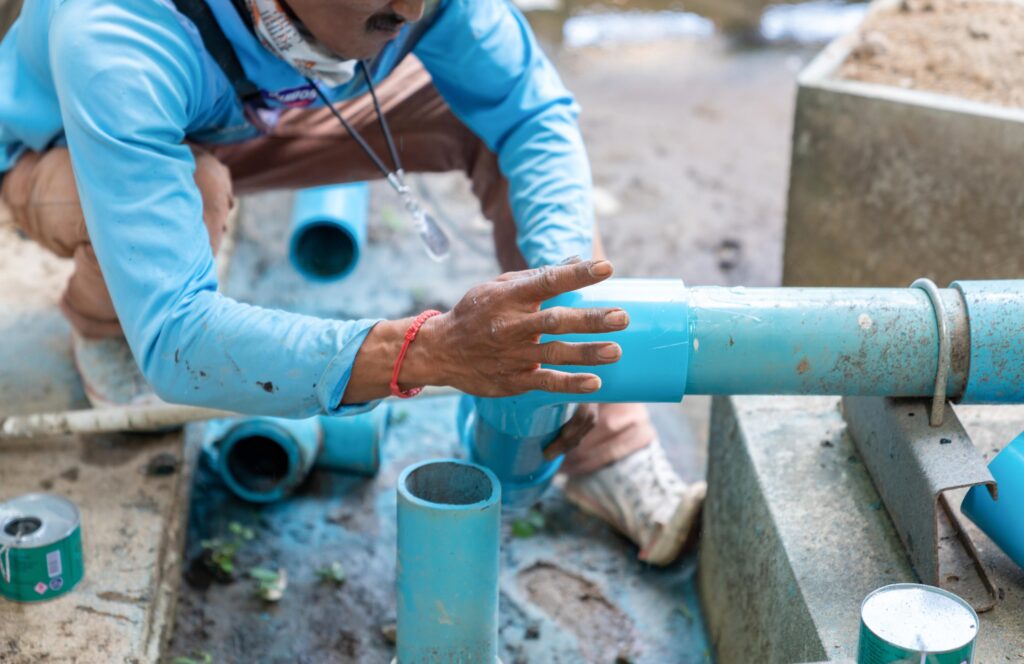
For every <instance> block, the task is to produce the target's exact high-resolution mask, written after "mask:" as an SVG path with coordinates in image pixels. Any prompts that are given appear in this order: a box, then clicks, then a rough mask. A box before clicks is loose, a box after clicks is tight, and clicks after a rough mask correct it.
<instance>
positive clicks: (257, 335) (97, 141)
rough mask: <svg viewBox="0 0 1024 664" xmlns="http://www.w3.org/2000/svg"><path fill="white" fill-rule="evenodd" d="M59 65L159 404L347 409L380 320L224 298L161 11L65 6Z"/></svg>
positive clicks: (96, 211) (88, 202) (84, 176)
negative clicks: (365, 345) (355, 372)
mask: <svg viewBox="0 0 1024 664" xmlns="http://www.w3.org/2000/svg"><path fill="white" fill-rule="evenodd" d="M50 29H51V42H50V43H51V53H50V61H51V63H52V67H53V77H54V83H55V86H56V89H57V94H58V97H59V99H60V106H61V113H62V117H63V122H64V127H65V131H66V135H67V143H68V148H69V150H70V154H71V160H72V164H73V167H74V171H75V178H76V181H77V184H78V189H79V192H80V198H81V201H82V209H83V212H84V214H85V219H86V225H87V227H88V231H89V237H90V239H91V241H92V244H93V247H94V249H95V251H96V256H97V257H98V259H99V263H100V267H101V269H102V272H103V275H104V279H105V280H106V283H107V286H108V288H109V290H110V294H111V297H112V299H113V302H114V306H115V309H116V310H117V314H118V318H119V319H120V321H121V325H122V327H123V329H124V332H125V336H126V337H127V339H128V343H129V345H130V346H131V348H132V352H133V354H134V356H135V358H136V360H137V361H138V363H139V366H140V367H141V368H142V371H143V373H144V375H145V376H146V378H147V379H148V381H149V382H150V384H151V385H152V386H153V387H154V389H155V390H156V392H157V394H159V395H160V396H161V397H162V398H164V399H165V400H168V401H172V402H176V403H185V404H194V405H201V406H208V407H214V408H223V409H228V410H233V411H237V412H243V413H254V414H264V415H280V416H286V417H308V416H311V415H315V414H319V413H329V414H342V413H343V412H345V411H350V412H354V411H356V410H362V409H365V408H366V407H369V406H372V405H374V404H361V405H359V406H350V407H345V408H342V407H340V402H341V398H342V396H343V394H344V392H345V388H346V386H347V384H348V380H349V377H350V375H351V371H352V363H353V362H354V360H355V356H356V353H357V352H358V350H359V347H360V345H361V344H362V341H363V339H364V338H365V337H366V335H367V333H368V332H369V330H370V329H371V328H372V327H373V325H374V324H375V323H376V321H374V320H358V321H334V320H325V319H319V318H312V317H308V316H301V315H296V314H292V313H286V312H283V311H276V310H268V309H262V308H259V307H254V306H249V305H245V304H242V303H239V302H236V301H234V300H232V299H231V298H228V297H225V296H224V295H221V294H219V293H218V292H217V279H216V271H215V268H214V262H213V255H212V252H211V250H210V246H209V238H208V235H207V233H206V229H205V226H204V225H203V221H202V201H201V199H200V194H199V190H198V188H197V187H196V185H195V183H194V181H193V171H194V167H195V164H194V160H193V158H192V154H191V150H190V149H189V148H188V146H186V145H185V144H183V140H184V138H185V131H186V128H187V127H188V125H189V120H190V117H191V115H192V114H193V113H194V112H195V107H196V103H195V100H196V99H198V94H199V93H200V92H199V91H200V90H201V86H202V83H203V82H202V70H201V68H200V65H199V61H198V56H197V54H196V52H195V49H194V47H193V46H192V44H191V42H190V41H189V39H188V37H187V35H186V34H185V33H184V31H183V29H182V28H181V27H180V25H178V24H177V22H176V21H175V19H174V17H173V15H171V14H170V12H169V10H168V9H167V8H166V7H164V6H162V5H160V4H158V3H156V2H136V3H111V2H99V1H96V0H75V1H74V2H67V3H65V4H64V5H62V7H61V8H60V9H59V10H58V13H57V15H56V16H55V17H54V21H53V22H52V24H51V28H50Z"/></svg>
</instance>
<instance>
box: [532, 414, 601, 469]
mask: <svg viewBox="0 0 1024 664" xmlns="http://www.w3.org/2000/svg"><path fill="white" fill-rule="evenodd" d="M599 407H600V406H598V404H596V403H581V404H579V405H578V406H576V412H575V413H573V414H572V417H570V418H569V421H568V422H566V423H565V424H564V425H563V426H562V430H561V431H559V432H558V437H557V438H555V439H554V440H553V441H551V443H550V444H549V445H548V446H547V447H545V448H544V458H545V459H547V460H548V461H554V460H555V459H557V458H558V457H560V456H562V455H563V454H568V453H569V452H571V451H572V450H573V449H574V448H575V447H576V446H577V445H579V444H580V443H581V442H582V441H583V437H584V436H586V435H587V434H588V433H590V431H591V429H593V428H594V426H595V425H596V424H597V409H598V408H599Z"/></svg>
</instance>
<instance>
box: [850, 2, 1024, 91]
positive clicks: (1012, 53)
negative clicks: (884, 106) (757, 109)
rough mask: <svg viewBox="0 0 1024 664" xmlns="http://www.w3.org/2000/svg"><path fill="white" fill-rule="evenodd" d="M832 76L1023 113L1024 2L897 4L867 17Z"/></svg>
mask: <svg viewBox="0 0 1024 664" xmlns="http://www.w3.org/2000/svg"><path fill="white" fill-rule="evenodd" d="M838 76H839V77H840V78H845V79H853V80H858V81H865V82H869V83H881V84H885V85H893V86H898V87H904V88H913V89H916V90H927V91H930V92H939V93H943V94H949V95H954V96H957V97H964V98H967V99H973V100H976V101H983V102H988V103H992V104H999V105H1001V106H1016V107H1024V3H1022V2H1017V1H1014V0H1003V1H999V0H903V1H902V2H901V3H900V4H899V5H898V6H897V7H896V8H895V9H892V10H883V11H875V12H872V13H871V14H869V15H868V17H867V18H866V19H865V21H864V24H863V25H862V26H861V29H860V33H859V40H858V43H857V44H856V45H855V46H854V48H853V50H852V52H851V53H850V56H849V57H848V58H847V60H846V62H844V63H843V65H842V66H841V67H840V69H839V72H838Z"/></svg>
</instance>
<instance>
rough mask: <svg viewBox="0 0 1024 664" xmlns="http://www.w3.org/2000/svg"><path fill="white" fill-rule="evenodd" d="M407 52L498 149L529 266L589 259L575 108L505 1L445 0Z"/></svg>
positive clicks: (587, 184) (584, 171) (589, 224)
mask: <svg viewBox="0 0 1024 664" xmlns="http://www.w3.org/2000/svg"><path fill="white" fill-rule="evenodd" d="M437 11H438V14H437V16H436V17H435V18H434V23H433V24H432V25H431V27H430V28H429V29H428V30H427V32H426V34H425V35H424V36H423V38H422V39H421V40H420V42H419V43H418V44H417V45H416V48H415V51H414V52H415V53H416V55H417V56H418V57H419V58H420V60H421V61H422V62H423V64H424V66H425V67H426V68H427V70H428V71H429V72H430V74H431V75H432V76H433V79H434V85H436V86H437V89H438V91H439V92H440V93H441V95H442V96H443V97H444V99H445V101H447V102H448V104H449V106H450V107H451V109H452V111H453V112H454V113H455V115H456V116H457V117H458V118H459V119H460V120H462V121H463V122H464V123H465V124H466V125H467V126H468V127H469V128H470V129H472V130H473V131H474V133H476V134H477V135H478V136H480V138H482V139H483V140H484V142H485V143H486V144H487V146H488V147H489V148H490V149H491V150H492V151H493V152H495V153H496V154H497V155H498V160H499V164H500V167H501V171H502V173H504V175H505V177H506V178H508V180H509V189H510V193H509V197H510V202H511V204H512V212H513V215H514V216H515V219H516V226H517V228H518V236H517V237H518V244H519V249H520V251H522V253H523V256H524V257H525V258H526V261H527V263H529V264H530V265H531V266H533V267H537V266H540V265H546V264H551V263H556V262H558V261H561V260H563V259H565V258H568V257H570V256H573V255H579V256H581V257H584V258H589V257H590V254H591V251H592V238H593V224H594V218H593V205H592V202H591V177H590V165H589V163H588V161H587V154H586V150H585V148H584V146H583V139H582V136H581V135H580V131H579V127H578V125H577V123H576V117H577V115H578V113H579V107H578V105H577V104H576V101H575V100H574V99H573V97H572V95H571V94H570V93H569V91H568V90H566V88H565V86H564V85H563V84H562V82H561V80H560V79H559V77H558V73H557V72H556V71H555V69H554V67H553V66H552V64H551V62H550V61H549V60H548V59H547V57H546V56H545V55H544V53H543V52H542V51H541V49H540V46H539V45H538V44H537V42H536V39H535V38H534V36H533V32H532V31H531V30H530V27H529V25H528V24H527V23H526V19H525V18H523V16H522V14H521V13H520V12H519V11H518V10H517V9H516V8H514V7H512V6H511V4H510V3H509V2H507V0H445V1H444V2H442V5H441V6H440V8H439V9H438V10H437Z"/></svg>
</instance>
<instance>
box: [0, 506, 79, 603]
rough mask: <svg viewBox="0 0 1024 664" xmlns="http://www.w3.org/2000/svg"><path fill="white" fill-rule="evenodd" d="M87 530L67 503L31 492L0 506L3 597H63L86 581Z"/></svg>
mask: <svg viewBox="0 0 1024 664" xmlns="http://www.w3.org/2000/svg"><path fill="white" fill-rule="evenodd" d="M84 573H85V570H84V567H83V565H82V529H81V519H80V517H79V514H78V508H77V507H75V504H74V503H72V502H71V501H70V500H68V499H67V498H62V497H61V496H55V495H53V494H49V493H29V494H26V495H24V496H19V497H17V498H13V499H11V500H9V501H7V502H5V503H0V596H2V597H6V598H7V599H9V600H13V601H15V602H40V601H43V600H48V599H53V598H55V597H60V596H61V595H64V594H65V593H67V592H69V591H70V590H71V589H72V588H74V587H75V586H76V585H77V584H78V582H79V581H81V580H82V576H83V575H84Z"/></svg>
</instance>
